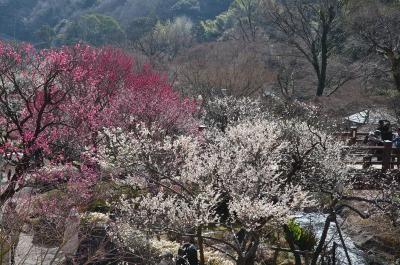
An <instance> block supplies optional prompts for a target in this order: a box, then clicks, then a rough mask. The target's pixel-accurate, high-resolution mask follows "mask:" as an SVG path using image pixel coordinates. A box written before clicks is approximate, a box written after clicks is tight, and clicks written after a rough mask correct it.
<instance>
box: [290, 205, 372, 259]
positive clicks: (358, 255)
mask: <svg viewBox="0 0 400 265" xmlns="http://www.w3.org/2000/svg"><path fill="white" fill-rule="evenodd" d="M326 217H327V215H326V214H321V213H299V214H297V215H296V216H295V217H294V218H295V219H296V221H297V222H298V223H299V224H300V225H301V226H303V227H304V226H305V227H307V226H309V225H310V223H311V224H312V228H313V230H314V232H315V234H316V236H317V238H320V237H321V234H322V230H323V228H324V224H325V220H326ZM338 222H339V224H340V219H338ZM342 235H343V239H344V242H345V245H346V247H347V251H348V253H349V256H350V260H351V264H352V265H367V264H368V263H367V261H366V259H365V254H364V253H363V252H362V251H361V250H360V249H358V248H357V247H356V246H355V245H354V242H353V241H352V240H351V238H350V236H348V235H346V233H345V232H344V231H343V230H342ZM326 242H329V244H328V245H329V246H330V247H332V244H333V242H336V244H337V245H338V247H337V250H336V256H337V259H338V260H339V261H340V263H339V264H348V262H347V258H346V254H345V252H344V249H343V247H342V244H341V241H340V238H339V233H338V232H337V229H336V225H335V223H331V225H330V227H329V231H328V236H327V238H326Z"/></svg>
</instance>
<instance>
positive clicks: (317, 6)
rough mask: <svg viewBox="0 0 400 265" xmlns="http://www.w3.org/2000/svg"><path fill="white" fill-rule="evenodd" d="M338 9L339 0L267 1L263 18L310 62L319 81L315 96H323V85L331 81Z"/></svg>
mask: <svg viewBox="0 0 400 265" xmlns="http://www.w3.org/2000/svg"><path fill="white" fill-rule="evenodd" d="M341 8H342V1H340V0H317V1H312V0H289V1H282V3H280V4H279V3H276V2H275V1H270V0H266V7H265V12H266V17H267V19H269V20H271V25H272V26H273V30H275V31H276V33H277V34H276V36H277V37H278V38H279V39H280V40H283V41H284V42H287V43H288V44H289V45H290V46H293V47H294V48H295V49H296V50H297V51H298V52H299V53H300V55H301V57H303V58H304V59H305V60H306V61H307V62H308V63H310V64H311V65H312V67H313V70H314V72H315V75H316V77H317V81H318V82H317V88H316V96H322V95H324V92H325V90H326V88H328V87H329V86H331V84H329V83H330V82H332V80H330V78H329V77H328V75H327V73H328V66H329V64H330V62H331V59H332V58H331V57H333V55H334V52H335V49H336V48H337V47H338V42H339V39H340V38H341V37H342V36H343V35H342V34H341V31H340V29H339V26H340V16H341ZM341 79H342V78H341ZM347 79H348V78H344V79H343V80H341V81H338V82H336V85H338V84H339V85H341V84H342V83H343V82H346V81H345V80H347ZM334 87H335V85H334ZM333 90H334V91H336V90H337V89H334V88H333Z"/></svg>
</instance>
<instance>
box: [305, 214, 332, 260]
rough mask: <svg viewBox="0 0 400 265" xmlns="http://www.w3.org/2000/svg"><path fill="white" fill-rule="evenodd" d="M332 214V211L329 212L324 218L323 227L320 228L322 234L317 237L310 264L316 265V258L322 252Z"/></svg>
mask: <svg viewBox="0 0 400 265" xmlns="http://www.w3.org/2000/svg"><path fill="white" fill-rule="evenodd" d="M333 214H334V213H331V214H329V215H328V217H327V218H326V220H325V225H324V229H323V230H322V235H321V238H320V239H319V243H318V246H317V248H316V249H315V251H314V254H313V257H312V260H311V265H317V262H318V258H319V256H320V254H321V252H322V250H323V248H324V244H325V240H326V237H327V236H328V230H329V227H330V224H331V222H332V216H333Z"/></svg>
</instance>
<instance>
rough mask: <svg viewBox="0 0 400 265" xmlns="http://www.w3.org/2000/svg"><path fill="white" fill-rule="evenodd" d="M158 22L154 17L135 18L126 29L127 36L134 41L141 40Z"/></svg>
mask: <svg viewBox="0 0 400 265" xmlns="http://www.w3.org/2000/svg"><path fill="white" fill-rule="evenodd" d="M156 23H157V19H156V18H152V17H138V18H135V19H133V21H132V22H131V23H130V24H129V26H128V27H127V29H126V35H127V38H128V39H129V40H132V41H135V40H139V39H140V38H142V37H143V36H144V35H145V34H146V33H148V32H150V31H151V30H152V29H153V28H154V26H155V25H156Z"/></svg>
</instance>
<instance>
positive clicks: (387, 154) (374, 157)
mask: <svg viewBox="0 0 400 265" xmlns="http://www.w3.org/2000/svg"><path fill="white" fill-rule="evenodd" d="M367 135H368V133H365V132H358V131H357V127H351V129H350V132H344V133H340V134H339V136H340V137H344V138H345V139H347V144H348V147H347V148H351V157H352V158H353V159H354V160H353V161H349V163H350V164H356V165H360V164H361V165H362V166H363V168H368V167H370V166H373V165H380V166H381V167H382V170H383V171H386V170H388V169H393V168H395V167H396V168H398V169H400V148H396V147H393V143H392V141H384V142H383V145H382V146H369V145H364V144H363V141H364V138H365V136H367ZM359 157H361V158H362V160H361V161H357V158H359Z"/></svg>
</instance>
